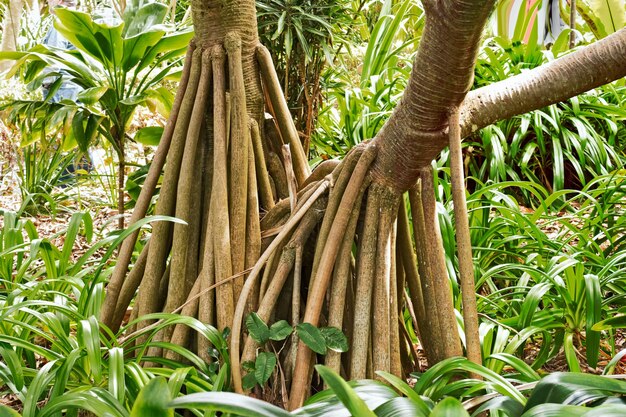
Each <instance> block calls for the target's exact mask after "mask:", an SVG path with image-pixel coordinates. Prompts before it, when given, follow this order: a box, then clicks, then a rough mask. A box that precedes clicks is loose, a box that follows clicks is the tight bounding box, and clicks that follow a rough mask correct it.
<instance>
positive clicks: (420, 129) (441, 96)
mask: <svg viewBox="0 0 626 417" xmlns="http://www.w3.org/2000/svg"><path fill="white" fill-rule="evenodd" d="M431 3H432V4H431ZM431 3H427V4H426V5H427V7H426V25H425V27H424V32H423V35H422V39H421V42H420V46H419V50H418V52H417V56H416V57H415V61H414V63H413V70H412V71H411V77H410V78H409V83H408V85H407V87H406V90H405V92H404V96H403V97H402V101H401V102H400V103H399V104H398V106H397V107H396V109H395V111H394V112H393V114H392V115H391V118H390V119H389V121H388V122H387V123H386V124H385V126H384V127H383V129H382V130H381V131H380V132H379V134H378V136H377V137H376V139H375V141H376V142H377V143H378V144H379V147H380V152H379V155H378V159H377V160H376V162H375V163H374V165H373V170H374V178H375V180H376V181H377V182H382V183H385V184H386V185H388V186H391V187H394V188H396V189H399V190H401V191H405V190H407V189H408V188H410V187H411V186H412V185H413V184H414V183H415V181H416V180H417V177H418V175H419V170H420V168H421V167H424V166H425V165H427V164H429V163H430V161H432V159H433V158H434V157H436V156H437V154H438V153H439V152H440V151H441V149H442V148H443V147H444V146H446V145H447V144H448V140H447V139H448V138H447V135H446V134H445V133H444V131H445V129H446V127H447V126H448V114H449V109H450V108H452V107H455V106H458V105H459V104H460V103H461V102H462V101H463V98H464V97H465V94H466V93H467V91H469V89H470V87H471V85H472V80H473V77H474V64H475V62H476V56H477V53H478V48H479V45H480V37H481V34H482V31H483V27H484V25H485V21H486V19H487V17H488V15H489V12H490V11H491V9H492V6H493V0H487V1H467V0H465V1H464V0H456V1H447V2H436V3H435V2H431Z"/></svg>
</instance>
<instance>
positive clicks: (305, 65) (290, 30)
mask: <svg viewBox="0 0 626 417" xmlns="http://www.w3.org/2000/svg"><path fill="white" fill-rule="evenodd" d="M348 3H349V2H348V1H347V0H341V1H332V0H321V1H320V0H317V1H312V0H297V1H296V0H258V1H257V2H256V5H257V14H258V24H259V37H260V39H261V41H262V42H263V44H264V45H266V46H267V47H268V48H269V50H270V52H271V54H272V58H273V61H274V62H275V63H276V65H277V68H276V69H277V72H278V74H279V76H280V78H281V82H282V85H283V91H284V93H285V97H286V98H287V99H288V102H289V107H290V109H291V111H292V114H293V115H294V118H295V122H296V124H297V126H298V129H299V130H300V131H301V132H302V135H303V139H304V148H305V149H306V150H308V148H309V140H310V136H311V133H312V131H313V129H314V128H315V119H316V117H317V113H318V110H319V106H320V104H321V99H322V92H321V89H320V77H321V75H322V71H323V70H324V69H325V67H326V65H327V64H330V63H332V61H333V59H334V55H335V51H336V50H337V49H338V48H339V47H340V46H339V45H343V43H344V42H345V40H344V39H342V37H343V36H342V32H343V31H345V30H347V29H345V28H347V27H348V25H350V24H351V23H352V22H351V21H350V19H349V14H348Z"/></svg>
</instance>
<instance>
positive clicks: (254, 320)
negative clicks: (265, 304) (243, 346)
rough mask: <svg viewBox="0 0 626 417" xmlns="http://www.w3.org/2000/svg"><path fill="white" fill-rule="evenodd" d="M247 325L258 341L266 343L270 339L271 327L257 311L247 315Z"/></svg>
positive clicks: (251, 334)
mask: <svg viewBox="0 0 626 417" xmlns="http://www.w3.org/2000/svg"><path fill="white" fill-rule="evenodd" d="M246 327H247V328H248V331H249V332H250V336H252V338H253V339H254V340H255V341H256V342H257V343H260V344H264V343H267V341H268V340H269V337H270V329H269V327H267V324H265V322H264V321H263V320H262V319H261V317H259V315H258V314H257V313H250V315H248V317H246Z"/></svg>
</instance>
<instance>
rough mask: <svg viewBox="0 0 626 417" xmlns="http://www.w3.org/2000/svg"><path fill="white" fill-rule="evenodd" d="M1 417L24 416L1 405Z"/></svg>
mask: <svg viewBox="0 0 626 417" xmlns="http://www.w3.org/2000/svg"><path fill="white" fill-rule="evenodd" d="M0 417H22V415H21V414H20V413H18V412H17V411H15V410H13V409H12V408H9V407H7V406H6V405H0Z"/></svg>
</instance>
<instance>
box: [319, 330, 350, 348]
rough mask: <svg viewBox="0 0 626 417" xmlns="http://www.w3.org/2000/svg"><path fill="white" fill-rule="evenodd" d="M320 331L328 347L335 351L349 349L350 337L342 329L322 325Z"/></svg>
mask: <svg viewBox="0 0 626 417" xmlns="http://www.w3.org/2000/svg"><path fill="white" fill-rule="evenodd" d="M320 332H321V333H322V336H323V337H324V342H325V343H326V347H327V348H328V349H330V350H334V351H335V352H347V351H348V338H347V337H346V335H345V334H343V332H342V331H341V330H340V329H338V328H336V327H322V328H321V329H320Z"/></svg>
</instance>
